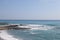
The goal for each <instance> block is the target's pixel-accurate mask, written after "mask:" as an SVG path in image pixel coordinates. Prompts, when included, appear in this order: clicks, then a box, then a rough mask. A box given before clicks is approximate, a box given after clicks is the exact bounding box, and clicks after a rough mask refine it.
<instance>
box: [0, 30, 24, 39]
mask: <svg viewBox="0 0 60 40" xmlns="http://www.w3.org/2000/svg"><path fill="white" fill-rule="evenodd" d="M0 37H1V38H3V39H4V40H19V39H17V38H14V37H13V36H12V35H9V34H8V33H7V32H6V30H1V31H0ZM20 40H23V39H20Z"/></svg>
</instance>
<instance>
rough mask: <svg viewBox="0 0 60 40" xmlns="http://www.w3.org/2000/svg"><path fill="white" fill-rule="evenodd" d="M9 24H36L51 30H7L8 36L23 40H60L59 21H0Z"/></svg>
mask: <svg viewBox="0 0 60 40" xmlns="http://www.w3.org/2000/svg"><path fill="white" fill-rule="evenodd" d="M0 22H7V23H11V24H27V25H28V24H32V25H33V24H35V25H36V24H38V25H43V26H44V27H45V25H46V26H47V27H49V28H51V27H53V28H51V29H47V27H45V28H46V29H47V30H45V29H44V30H39V29H37V30H35V29H32V30H8V31H7V32H8V33H9V34H10V35H13V36H14V37H15V38H18V39H20V38H22V39H23V40H60V21H59V20H0Z"/></svg>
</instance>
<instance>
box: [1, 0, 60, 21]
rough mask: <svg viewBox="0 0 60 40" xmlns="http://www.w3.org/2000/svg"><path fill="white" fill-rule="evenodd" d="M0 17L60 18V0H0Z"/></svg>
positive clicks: (12, 18)
mask: <svg viewBox="0 0 60 40" xmlns="http://www.w3.org/2000/svg"><path fill="white" fill-rule="evenodd" d="M0 19H11V20H60V0H0Z"/></svg>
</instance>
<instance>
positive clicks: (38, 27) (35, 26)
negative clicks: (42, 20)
mask: <svg viewBox="0 0 60 40" xmlns="http://www.w3.org/2000/svg"><path fill="white" fill-rule="evenodd" d="M18 27H21V28H30V30H49V29H53V28H54V27H53V26H48V25H39V24H27V25H25V24H22V26H18Z"/></svg>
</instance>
